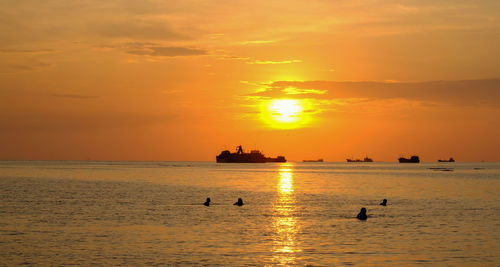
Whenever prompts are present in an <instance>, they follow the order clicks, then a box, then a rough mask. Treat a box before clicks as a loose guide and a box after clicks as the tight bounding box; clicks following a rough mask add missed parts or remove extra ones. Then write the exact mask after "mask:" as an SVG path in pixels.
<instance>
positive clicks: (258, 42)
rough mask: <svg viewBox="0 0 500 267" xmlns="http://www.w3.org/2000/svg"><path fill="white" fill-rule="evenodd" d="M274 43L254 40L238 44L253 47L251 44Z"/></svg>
mask: <svg viewBox="0 0 500 267" xmlns="http://www.w3.org/2000/svg"><path fill="white" fill-rule="evenodd" d="M272 43H276V41H273V40H254V41H243V42H240V44H242V45H253V44H272Z"/></svg>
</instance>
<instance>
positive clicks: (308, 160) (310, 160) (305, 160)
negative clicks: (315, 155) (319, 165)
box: [302, 159, 323, 162]
mask: <svg viewBox="0 0 500 267" xmlns="http://www.w3.org/2000/svg"><path fill="white" fill-rule="evenodd" d="M302 162H323V159H304V160H302Z"/></svg>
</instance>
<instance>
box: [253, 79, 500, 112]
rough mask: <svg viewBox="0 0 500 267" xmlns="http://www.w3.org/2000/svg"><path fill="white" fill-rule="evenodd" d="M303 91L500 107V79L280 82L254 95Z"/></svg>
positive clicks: (321, 95) (310, 94)
mask: <svg viewBox="0 0 500 267" xmlns="http://www.w3.org/2000/svg"><path fill="white" fill-rule="evenodd" d="M297 92H298V94H300V95H301V96H302V97H305V96H307V97H310V98H318V99H359V100H363V99H364V100H377V99H406V100H409V101H420V102H425V103H430V104H452V105H462V106H472V105H475V106H493V107H496V108H500V78H498V79H478V80H459V81H429V82H397V81H391V82H334V81H302V82H300V81H276V82H274V83H272V84H271V85H270V86H269V87H267V88H266V90H265V91H261V92H257V93H253V94H251V95H252V96H261V97H272V98H276V97H283V96H287V95H293V94H297Z"/></svg>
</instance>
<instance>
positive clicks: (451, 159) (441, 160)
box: [438, 158, 455, 162]
mask: <svg viewBox="0 0 500 267" xmlns="http://www.w3.org/2000/svg"><path fill="white" fill-rule="evenodd" d="M438 162H455V159H454V158H450V159H438Z"/></svg>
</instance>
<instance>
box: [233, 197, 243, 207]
mask: <svg viewBox="0 0 500 267" xmlns="http://www.w3.org/2000/svg"><path fill="white" fill-rule="evenodd" d="M233 205H237V206H243V199H241V197H240V198H238V201H236V202H235V203H234V204H233Z"/></svg>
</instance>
